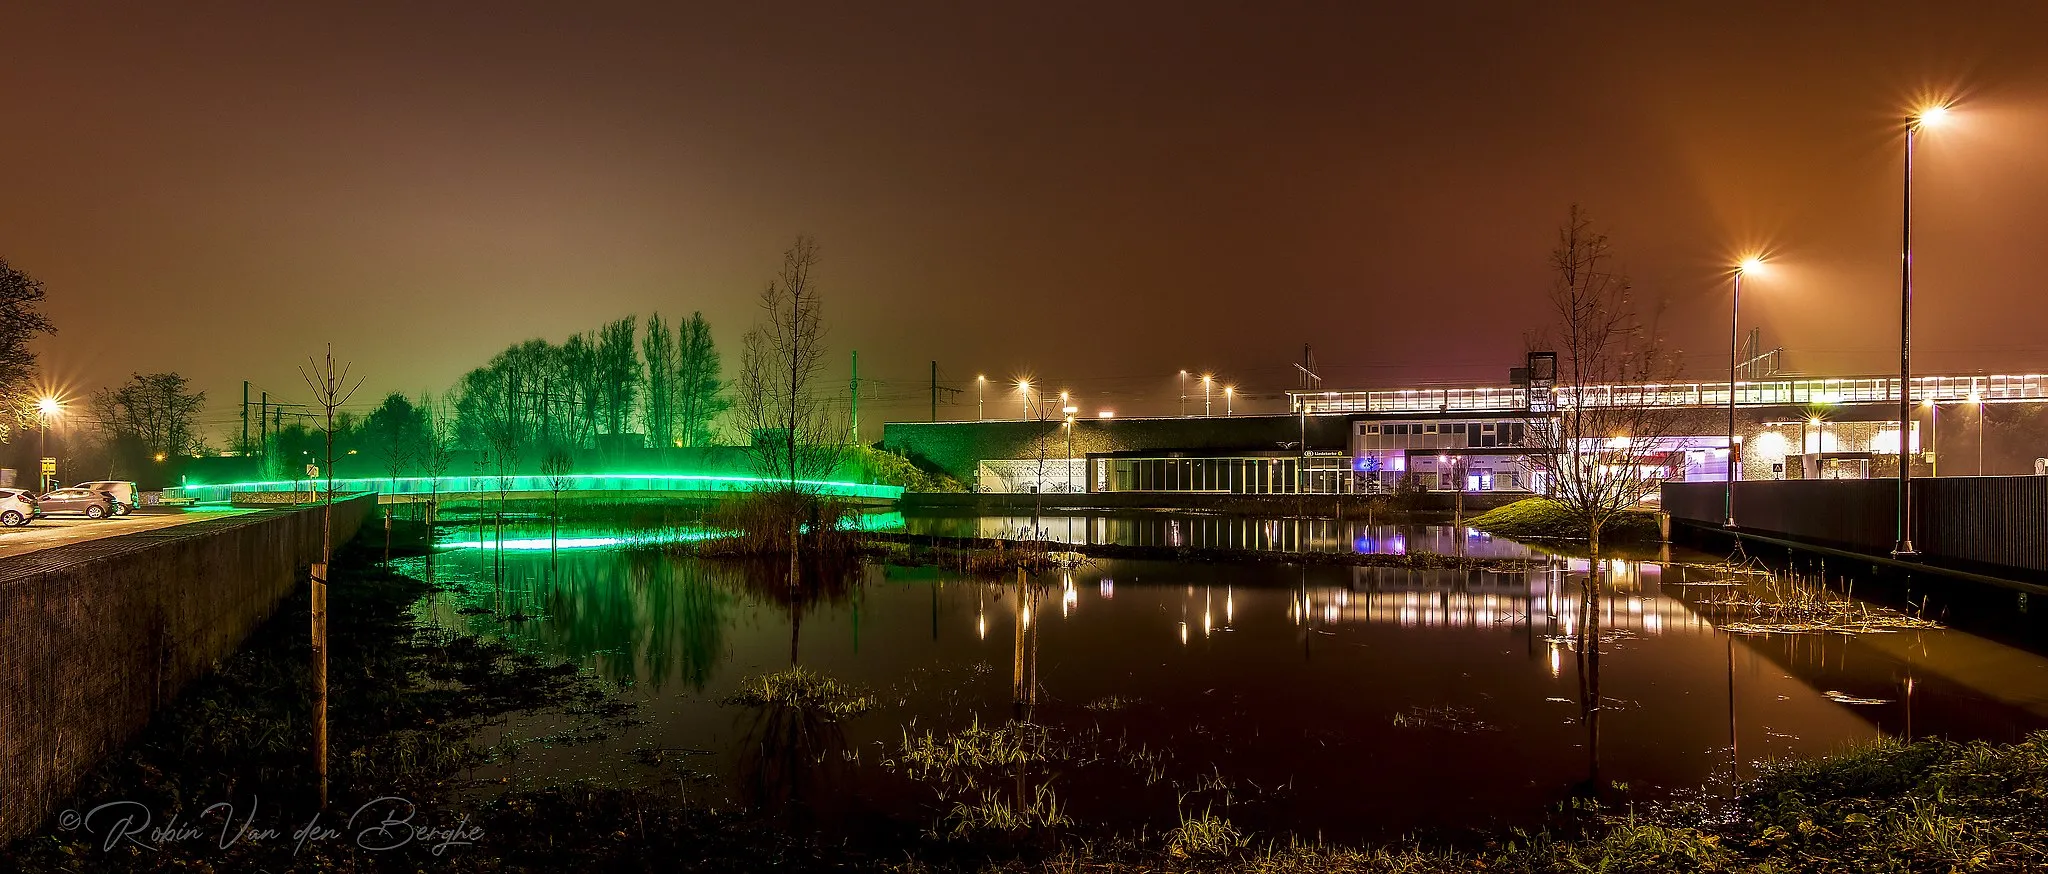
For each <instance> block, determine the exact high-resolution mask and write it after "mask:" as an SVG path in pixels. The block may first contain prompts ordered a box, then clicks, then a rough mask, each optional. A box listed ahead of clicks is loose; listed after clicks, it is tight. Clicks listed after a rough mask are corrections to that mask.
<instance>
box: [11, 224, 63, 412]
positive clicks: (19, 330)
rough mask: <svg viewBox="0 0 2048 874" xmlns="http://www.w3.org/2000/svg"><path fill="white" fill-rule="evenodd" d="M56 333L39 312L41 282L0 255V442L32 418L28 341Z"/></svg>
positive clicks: (31, 362) (33, 405) (31, 355)
mask: <svg viewBox="0 0 2048 874" xmlns="http://www.w3.org/2000/svg"><path fill="white" fill-rule="evenodd" d="M56 332H57V328H56V326H55V325H52V324H50V320H49V318H48V317H46V316H44V315H43V284H42V283H41V282H39V281H37V280H36V279H35V278H34V277H32V276H29V275H28V274H26V273H23V272H21V271H19V270H16V269H14V267H13V265H10V264H8V263H7V259H5V258H0V441H4V440H6V439H7V438H8V437H9V436H10V435H11V434H12V433H13V429H15V428H18V427H21V426H23V425H26V424H29V423H31V422H34V421H36V396H35V395H36V391H35V385H34V380H35V374H36V353H35V350H34V349H33V348H31V347H30V346H29V341H31V340H34V339H35V338H36V337H39V336H41V335H44V334H54V333H56Z"/></svg>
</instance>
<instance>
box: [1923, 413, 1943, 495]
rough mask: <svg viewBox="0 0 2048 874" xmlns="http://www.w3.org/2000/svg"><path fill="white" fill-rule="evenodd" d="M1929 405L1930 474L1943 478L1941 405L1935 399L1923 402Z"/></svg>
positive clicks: (1928, 444)
mask: <svg viewBox="0 0 2048 874" xmlns="http://www.w3.org/2000/svg"><path fill="white" fill-rule="evenodd" d="M1921 403H1923V404H1926V405H1927V456H1928V459H1929V461H1928V462H1927V464H1928V473H1929V474H1930V475H1932V476H1937V477H1938V476H1941V405H1939V404H1936V403H1935V402H1934V399H1933V398H1928V399H1927V400H1924V401H1921Z"/></svg>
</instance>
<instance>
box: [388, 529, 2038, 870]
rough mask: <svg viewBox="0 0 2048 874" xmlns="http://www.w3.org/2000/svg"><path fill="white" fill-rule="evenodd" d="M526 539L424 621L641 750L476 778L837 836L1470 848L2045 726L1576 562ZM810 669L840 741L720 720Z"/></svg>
mask: <svg viewBox="0 0 2048 874" xmlns="http://www.w3.org/2000/svg"><path fill="white" fill-rule="evenodd" d="M991 524H999V523H991ZM1386 533H1388V534H1394V533H1400V532H1386ZM1409 534H1414V535H1415V536H1417V537H1418V538H1420V539H1421V540H1425V541H1429V542H1432V543H1434V542H1456V541H1461V540H1464V539H1465V535H1464V534H1462V533H1459V532H1453V531H1450V530H1448V529H1435V530H1425V531H1419V532H1409V533H1406V534H1402V535H1401V536H1403V537H1404V539H1405V538H1407V537H1408V536H1409ZM508 536H510V537H512V538H513V539H514V541H513V542H515V543H518V544H520V545H522V546H525V547H526V548H523V549H510V550H506V551H504V552H503V553H502V560H503V568H502V572H501V571H500V569H499V565H498V562H499V560H500V554H499V552H498V551H497V550H479V549H476V548H475V547H474V545H473V544H467V545H459V546H456V547H454V548H449V549H445V550H444V551H442V552H440V553H439V554H438V555H437V556H436V557H435V559H434V561H433V562H432V568H431V571H429V569H428V567H427V561H426V560H424V559H417V560H410V561H409V563H408V565H407V569H408V570H410V571H412V572H415V573H419V574H422V575H425V574H428V573H429V572H431V574H432V576H433V578H434V579H435V581H436V582H439V583H442V584H444V585H445V586H446V587H447V588H446V589H445V590H444V591H442V592H439V593H437V594H435V595H434V596H432V597H430V598H429V599H428V600H427V601H426V602H423V604H422V605H421V607H420V610H421V611H422V612H423V614H424V615H426V616H428V617H430V618H431V620H432V621H434V622H436V623H439V624H441V625H444V626H446V627H450V628H460V629H466V630H471V631H475V632H479V633H482V634H484V635H486V636H489V637H494V638H502V639H504V640H506V641H508V642H510V643H511V644H513V645H514V646H516V647H518V648H520V649H522V650H526V651H529V652H532V653H535V654H537V655H541V656H544V657H548V658H555V659H566V660H569V661H573V662H575V663H578V664H580V665H584V666H586V667H588V668H589V669H591V670H592V671H594V672H595V673H596V674H597V675H599V676H601V677H603V678H605V679H607V680H611V681H616V682H619V683H622V684H626V690H625V694H626V695H628V696H630V697H631V698H633V699H635V700H636V701H637V702H638V704H639V707H638V713H637V718H638V720H639V721H638V722H637V723H636V724H634V725H632V726H630V727H629V728H626V729H624V730H620V731H614V732H611V733H609V734H608V735H607V736H604V737H601V738H597V739H588V738H570V737H561V736H558V735H559V734H560V733H562V732H564V731H566V730H567V729H568V728H569V727H570V726H571V722H570V721H569V720H568V719H567V718H565V717H561V716H559V715H547V714H540V715H531V716H524V717H519V718H516V719H514V720H512V721H511V722H509V723H506V724H503V725H499V726H495V727H493V728H492V729H491V730H490V731H488V732H487V734H486V735H485V736H484V737H483V738H481V740H482V741H483V742H486V743H495V742H499V741H501V740H502V741H510V742H518V744H519V755H518V756H517V757H516V758H514V759H512V760H511V761H509V762H507V763H505V764H503V765H494V766H492V770H490V771H488V772H486V773H483V774H480V775H479V776H481V777H486V778H492V779H495V778H500V777H502V778H505V779H506V780H508V781H509V782H511V783H513V784H517V785H547V784H559V783H567V782H572V781H577V780H586V779H588V780H598V781H603V782H609V783H630V784H635V785H647V786H657V787H667V788H668V789H670V790H672V791H673V792H674V793H675V794H676V795H677V796H679V797H681V798H686V799H688V800H689V801H690V802H692V803H704V804H712V805H718V806H720V807H725V808H730V807H732V806H735V805H740V806H745V807H749V808H755V809H764V810H772V811H776V812H779V813H783V814H787V815H791V816H796V817H800V818H802V819H803V820H805V821H806V823H807V824H809V825H813V826H815V827H818V828H824V829H831V828H842V827H862V826H871V825H875V824H877V823H879V822H886V823H891V824H896V825H901V826H904V827H932V826H934V825H936V826H938V827H940V828H941V829H942V830H943V829H944V828H945V827H946V823H947V822H948V821H949V818H950V817H957V810H956V807H955V805H956V803H960V802H966V803H968V804H970V805H971V804H974V803H976V802H980V801H984V800H988V799H994V798H997V797H1002V798H1012V797H1020V798H1023V799H1025V803H1027V804H1032V803H1041V802H1043V801H1045V800H1046V799H1047V798H1052V799H1056V803H1057V810H1058V811H1059V813H1060V815H1063V816H1065V817H1068V818H1070V819H1071V820H1072V821H1073V822H1074V823H1077V824H1081V825H1082V826H1084V827H1087V828H1096V829H1136V828H1139V827H1149V828H1151V829H1154V830H1157V829H1159V828H1162V827H1171V826H1172V825H1174V824H1175V823H1177V822H1178V821H1179V819H1180V817H1181V816H1182V815H1195V814H1198V813H1200V812H1202V811H1205V810H1207V811H1213V812H1214V813H1215V814H1216V815H1219V816H1227V817H1228V818H1229V819H1230V820H1231V821H1233V822H1234V823H1236V824H1237V825H1239V826H1240V827H1244V828H1249V829H1253V830H1258V831H1262V832H1265V833H1269V834H1282V833H1289V832H1292V833H1296V834H1302V835H1311V836H1312V835H1317V834H1320V835H1322V836H1324V837H1327V838H1334V839H1343V840H1359V839H1364V840H1371V839H1384V838H1390V837H1394V836H1398V835H1401V834H1408V833H1415V832H1426V833H1439V834H1458V833H1462V832H1465V831H1467V830H1471V829H1487V828H1498V827H1501V826H1508V825H1535V824H1540V823H1542V822H1544V821H1545V820H1546V817H1548V816H1550V815H1552V814H1553V813H1554V812H1555V811H1556V810H1557V809H1558V808H1559V806H1560V805H1561V804H1563V803H1565V802H1567V801H1568V800H1569V799H1571V798H1572V797H1574V796H1575V795H1582V794H1587V793H1597V794H1600V795H1602V796H1603V797H1606V798H1608V799H1609V800H1618V799H1622V798H1628V799H1656V798H1662V797H1669V796H1670V795H1672V794H1673V793H1678V792H1688V791H1700V790H1702V789H1703V788H1704V791H1707V792H1709V793H1714V792H1725V791H1726V786H1727V780H1728V778H1729V776H1730V774H1731V771H1733V773H1736V774H1739V775H1747V774H1749V773H1752V771H1753V768H1754V764H1755V763H1756V762H1759V761H1762V760H1767V759H1772V758H1779V757H1785V756H1812V755H1818V754H1824V753H1827V752H1829V751H1831V750H1835V749H1838V748H1840V747H1841V746H1843V745H1844V744H1847V743H1850V742H1855V741H1861V740H1867V739H1870V738H1874V737H1878V736H1880V735H1901V734H1912V735H1916V736H1917V735H1941V736H1950V737H1957V738H1992V739H1999V740H2010V739H2013V738H2016V737H2018V736H2020V735H2021V734H2024V733H2025V732H2028V731H2031V730H2035V729H2040V728H2044V727H2048V659H2043V658H2041V657H2040V656H2037V655H2034V654H2032V653H2030V652H2027V651H2024V650H2021V649H2016V648H2013V647H2010V646H2006V645H2003V644H2000V643H1996V642H1992V641H1989V640H1986V639H1983V638H1980V637H1976V636H1973V635H1970V634H1967V633H1964V632H1961V631H1956V630H1940V629H1937V630H1913V631H1904V632H1897V633H1887V634H1866V635H1859V636H1845V635H1839V634H1826V633H1822V634H1753V635H1738V634H1729V633H1724V632H1722V631H1720V630H1718V629H1717V625H1716V622H1715V621H1713V620H1714V619H1716V618H1717V617H1720V616H1721V614H1718V613H1716V610H1719V609H1722V608H1718V607H1711V606H1708V605H1707V604H1706V601H1707V600H1708V599H1713V598H1719V597H1722V596H1725V595H1726V594H1727V593H1728V592H1729V591H1731V590H1730V588H1729V585H1728V583H1727V581H1726V580H1724V579H1715V578H1714V575H1713V574H1712V573H1710V572H1708V571H1705V570H1702V569H1701V568H1699V567H1692V566H1682V565H1668V566H1666V565H1658V564H1648V563H1645V564H1621V563H1611V565H1610V566H1609V567H1606V568H1605V569H1604V570H1605V571H1606V573H1607V581H1606V585H1605V586H1602V587H1601V588H1600V589H1599V590H1597V591H1595V592H1594V593H1593V594H1592V595H1591V597H1588V587H1587V586H1586V578H1587V573H1586V572H1587V568H1586V566H1585V563H1584V562H1582V561H1581V562H1569V561H1563V560H1553V561H1550V562H1548V563H1547V565H1548V566H1547V567H1543V568H1539V569H1536V570H1533V571H1531V572H1526V573H1522V572H1517V573H1512V574H1497V573H1491V572H1478V571H1474V572H1464V571H1410V570H1403V569H1386V568H1353V567H1335V566H1306V567H1305V566H1301V565H1295V564H1282V563H1272V564H1176V563H1166V562H1144V561H1097V562H1095V563H1093V564H1089V565H1085V566H1082V567H1078V568H1074V569H1072V570H1066V571H1054V572H1049V573H1041V574H1037V575H1034V576H1032V577H1030V578H1029V579H1028V580H1027V581H1026V584H1025V585H1024V586H1022V587H1020V586H1019V585H1018V584H1017V582H1016V581H1015V580H1014V579H1011V580H1007V581H1004V582H1000V583H998V582H977V581H974V580H971V579H966V578H962V577H960V576H959V575H957V574H953V573H950V572H942V571H938V570H935V569H931V568H903V567H884V566H873V567H867V568H864V569H862V570H861V571H859V572H858V573H856V574H853V575H852V576H851V577H849V578H848V579H845V580H843V581H838V582H835V583H831V584H827V585H823V586H820V587H817V590H816V591H810V592H807V593H806V594H804V595H801V596H792V595H791V593H790V589H789V587H788V585H787V584H786V581H785V580H784V579H782V578H781V577H779V576H777V575H776V574H775V573H774V571H772V570H768V569H751V568H749V567H747V566H744V565H734V564H726V563H718V562H709V561H700V560H695V559H688V558H678V557H674V556H670V555H666V554H663V553H661V552H659V551H657V550H651V549H630V548H620V547H617V546H606V545H604V544H606V543H607V542H608V540H607V538H606V537H599V536H595V535H593V534H592V533H590V532H580V533H579V532H565V533H564V535H563V537H564V538H565V539H566V541H565V542H574V543H578V544H586V545H588V547H589V548H571V549H562V550H559V551H552V552H551V551H550V550H549V549H547V548H546V547H545V544H546V543H547V542H548V534H547V533H546V532H545V531H522V532H518V533H515V534H511V535H508ZM1347 536H1349V535H1347ZM1356 539H1357V538H1355V537H1354V538H1353V542H1354V544H1355V542H1356ZM1376 542H1377V541H1376ZM1407 542H1414V541H1407ZM1488 543H1492V544H1497V546H1489V547H1488V548H1489V549H1494V548H1497V549H1500V550H1503V551H1508V550H1515V549H1520V547H1519V546H1518V545H1514V544H1510V543H1508V542H1506V541H1488ZM1444 551H1450V550H1448V549H1446V550H1444ZM500 578H502V579H503V580H504V583H503V584H502V585H501V584H500V583H499V582H498V581H499V580H500ZM480 605H481V606H498V607H499V611H498V612H499V614H502V613H504V612H509V610H510V609H511V608H512V607H514V606H516V607H520V608H522V609H523V610H524V611H525V612H528V613H532V614H535V615H536V617H537V618H534V619H531V620H528V621H523V622H507V621H505V620H503V619H501V618H498V616H497V615H492V614H488V613H479V612H476V609H477V608H478V607H479V606H480ZM1589 632H1590V633H1591V636H1590V637H1589ZM1594 640H1597V641H1598V645H1597V646H1594V645H1592V643H1593V641H1594ZM792 664H799V665H803V666H806V667H808V668H810V669H812V670H815V671H817V672H819V673H821V674H824V675H827V676H830V677H833V678H836V679H838V680H841V681H844V682H847V683H850V684H853V685H855V686H858V687H861V688H864V689H866V690H869V691H871V692H872V693H873V695H874V697H875V698H876V699H877V700H878V702H879V706H877V707H876V708H874V709H873V710H871V711H869V712H866V713H863V714H861V715H857V716H853V717H850V718H846V719H842V720H832V719H825V718H820V717H816V716H815V715H806V714H803V713H795V712H790V711H787V710H781V709H768V710H764V709H762V708H758V707H753V706H747V705H740V704H732V703H725V701H726V699H727V698H728V697H729V696H730V695H732V694H733V693H734V692H735V691H736V690H737V689H738V688H739V687H740V686H741V684H742V682H743V681H744V680H745V679H746V678H748V677H751V676H754V675H759V674H763V673H767V672H772V671H778V670H782V669H785V668H788V667H789V666H791V665H792ZM1020 675H1022V677H1023V682H1022V686H1023V688H1024V690H1025V691H1024V693H1023V694H1022V697H1024V698H1026V699H1027V702H1026V703H1024V704H1021V705H1020V704H1019V703H1018V702H1017V699H1018V698H1019V697H1020V694H1019V691H1018V690H1019V688H1020V687H1019V676H1020ZM1016 719H1026V720H1028V722H1029V723H1030V724H1031V725H1033V726H1036V727H1041V728H1042V733H1034V734H1033V735H1032V737H1033V738H1034V741H1033V742H1035V743H1039V744H1042V745H1045V748H1047V749H1052V750H1055V751H1056V752H1055V754H1053V755H1052V756H1050V757H1049V760H1048V761H1043V762H1035V763H1033V764H1031V765H1028V766H1026V767H1024V768H1021V769H1017V768H1006V769H1005V770H1003V777H1002V779H1001V780H1000V781H994V780H991V779H990V778H989V775H988V774H987V773H979V774H968V775H958V774H956V775H951V776H946V777H943V778H935V777H934V776H933V775H932V774H930V773H929V772H927V773H925V774H923V775H922V777H923V779H919V778H918V776H917V775H914V774H912V773H911V772H910V770H908V769H906V768H905V767H904V765H905V757H904V755H903V748H904V745H905V742H906V740H907V739H915V738H921V737H923V736H924V735H925V734H926V733H930V734H931V735H932V736H933V737H934V739H935V740H938V741H940V742H941V743H943V742H944V740H945V739H946V738H947V737H948V736H949V735H955V734H958V733H960V732H963V731H966V730H969V729H974V728H979V729H983V730H988V729H994V728H997V727H1000V726H1003V725H1005V724H1007V723H1009V722H1011V721H1012V720H1016ZM1037 731H1039V729H1034V732H1037ZM1011 803H1015V802H1014V801H1013V802H1011Z"/></svg>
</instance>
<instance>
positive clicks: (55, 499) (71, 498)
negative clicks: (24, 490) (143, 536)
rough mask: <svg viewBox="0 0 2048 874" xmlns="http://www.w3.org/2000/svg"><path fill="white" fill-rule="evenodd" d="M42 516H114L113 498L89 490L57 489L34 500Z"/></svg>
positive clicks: (97, 517) (98, 517)
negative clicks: (63, 514) (66, 514)
mask: <svg viewBox="0 0 2048 874" xmlns="http://www.w3.org/2000/svg"><path fill="white" fill-rule="evenodd" d="M36 505H37V507H39V508H40V509H41V510H42V512H43V515H45V516H48V515H52V514H55V513H78V514H81V515H83V516H85V518H87V519H105V518H106V517H108V516H112V515H114V496H112V495H109V494H107V493H106V492H95V491H93V490H91V489H58V490H56V491H54V492H51V493H49V494H47V495H44V496H42V497H40V498H37V499H36Z"/></svg>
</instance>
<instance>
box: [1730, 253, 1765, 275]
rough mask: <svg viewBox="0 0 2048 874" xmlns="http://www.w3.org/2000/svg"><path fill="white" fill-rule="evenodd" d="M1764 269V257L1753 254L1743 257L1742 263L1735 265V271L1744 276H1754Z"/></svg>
mask: <svg viewBox="0 0 2048 874" xmlns="http://www.w3.org/2000/svg"><path fill="white" fill-rule="evenodd" d="M1764 269H1765V268H1764V259H1762V258H1759V257H1757V256H1755V255H1751V256H1749V257H1747V258H1744V259H1742V263H1740V264H1737V265H1735V270H1736V272H1738V273H1741V274H1743V275H1745V276H1754V275H1756V274H1759V273H1762V272H1764Z"/></svg>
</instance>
